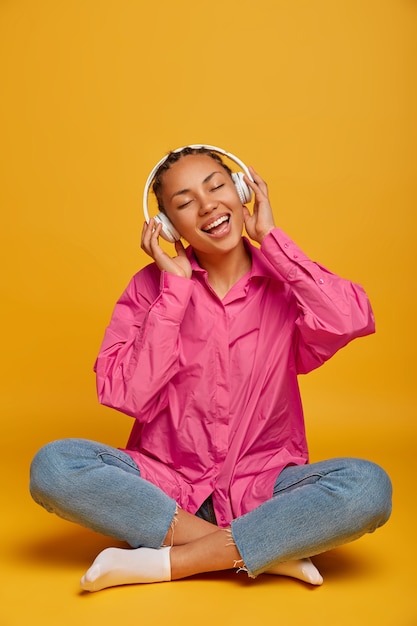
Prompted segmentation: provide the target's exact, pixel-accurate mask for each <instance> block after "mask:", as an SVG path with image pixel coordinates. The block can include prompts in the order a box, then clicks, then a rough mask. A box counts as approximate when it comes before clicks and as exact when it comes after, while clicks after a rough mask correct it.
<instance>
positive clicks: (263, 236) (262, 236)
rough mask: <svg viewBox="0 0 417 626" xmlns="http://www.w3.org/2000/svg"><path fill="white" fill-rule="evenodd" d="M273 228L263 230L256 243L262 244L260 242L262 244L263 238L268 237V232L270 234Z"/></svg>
mask: <svg viewBox="0 0 417 626" xmlns="http://www.w3.org/2000/svg"><path fill="white" fill-rule="evenodd" d="M274 228H275V226H270V227H269V228H267V229H266V230H264V231H263V232H262V234H261V235H260V237H259V238H258V240H257V241H258V243H259V244H262V242H263V240H264V239H265V237H266V236H267V235H269V233H270V232H272V231H273V230H274Z"/></svg>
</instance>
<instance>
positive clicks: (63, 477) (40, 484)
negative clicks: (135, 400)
mask: <svg viewBox="0 0 417 626" xmlns="http://www.w3.org/2000/svg"><path fill="white" fill-rule="evenodd" d="M93 470H95V471H93ZM31 491H32V495H33V497H34V499H35V500H36V501H37V502H39V504H41V505H43V506H44V507H45V508H46V509H47V510H49V511H53V512H55V513H57V514H58V515H60V516H61V517H64V518H66V519H69V520H71V521H75V522H77V523H80V524H82V525H84V526H86V527H88V528H92V529H93V530H96V531H98V532H101V533H104V534H107V535H109V536H113V537H115V538H118V539H121V540H124V541H127V542H128V543H129V544H130V545H131V546H132V548H133V549H128V550H123V549H118V548H108V549H106V550H104V551H103V552H102V553H101V554H100V555H99V556H98V557H97V558H96V560H95V561H94V563H93V564H92V566H91V567H90V568H89V570H88V571H87V572H86V574H85V575H84V576H83V578H82V581H81V585H82V587H83V588H84V589H87V590H89V591H97V590H99V589H103V588H104V587H108V586H113V585H121V584H128V583H130V584H131V583H143V582H157V581H163V580H176V579H179V578H184V577H188V576H191V575H194V574H199V573H203V572H211V571H219V570H224V569H232V568H237V569H243V570H245V571H247V572H248V575H249V576H251V577H256V576H257V575H258V574H260V573H262V572H265V573H270V574H281V575H287V576H293V577H295V578H299V579H301V580H304V581H306V582H310V583H311V584H321V582H322V578H321V576H320V574H319V572H318V571H317V569H316V568H315V567H314V565H313V564H312V563H311V561H310V560H309V558H307V557H308V556H311V555H313V554H317V553H319V552H322V551H325V550H328V549H331V548H333V547H335V546H336V545H340V544H341V543H346V542H347V541H351V540H352V539H355V538H357V537H359V536H360V535H362V534H364V533H365V532H371V531H372V530H375V528H376V527H378V526H380V525H382V524H383V523H384V522H385V521H386V520H387V519H388V516H389V512H390V483H389V479H388V478H387V476H386V474H385V472H383V470H381V469H380V468H379V467H378V466H375V465H374V464H372V463H368V462H366V461H358V460H355V459H336V460H332V461H325V462H322V463H318V464H313V465H310V466H302V467H289V468H287V469H286V470H284V471H283V472H282V473H281V475H280V476H279V478H278V480H277V483H276V486H275V491H274V497H273V498H272V499H271V500H268V501H267V502H265V503H264V504H263V505H261V506H260V507H258V508H257V509H255V510H254V511H252V512H250V513H248V514H246V515H244V516H242V517H241V518H238V519H237V520H234V521H233V522H232V524H231V527H230V528H229V529H219V528H218V527H217V526H216V525H214V524H212V523H210V522H209V521H206V520H204V519H201V518H200V517H197V516H195V515H191V514H189V513H187V512H186V511H183V510H182V509H179V508H178V507H177V505H176V503H175V501H174V500H172V499H171V498H169V497H168V496H166V494H164V493H163V492H161V491H160V490H159V489H158V488H157V487H155V486H154V485H152V484H151V483H148V482H147V481H144V480H143V479H141V478H140V473H139V470H138V468H137V466H136V465H135V464H134V462H133V461H132V459H131V458H130V457H129V456H128V455H126V454H125V453H123V452H120V451H119V450H114V449H113V448H109V447H107V446H103V445H101V444H96V443H94V442H89V441H84V440H64V441H62V442H54V443H52V444H49V445H48V446H46V447H45V448H43V449H42V450H41V451H40V452H39V453H38V455H37V456H36V457H35V459H34V461H33V464H32V481H31ZM139 546H140V547H139ZM161 546H162V547H161Z"/></svg>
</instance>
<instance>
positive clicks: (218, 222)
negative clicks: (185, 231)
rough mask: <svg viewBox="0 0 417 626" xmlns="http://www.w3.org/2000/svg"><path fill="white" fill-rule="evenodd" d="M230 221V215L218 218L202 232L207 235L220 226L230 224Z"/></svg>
mask: <svg viewBox="0 0 417 626" xmlns="http://www.w3.org/2000/svg"><path fill="white" fill-rule="evenodd" d="M229 220H230V216H229V215H222V216H221V217H219V218H217V219H216V220H214V221H213V222H210V224H208V226H206V227H205V228H202V230H203V231H204V232H205V233H208V232H210V231H212V230H213V229H215V228H217V227H218V226H220V225H221V224H224V222H229Z"/></svg>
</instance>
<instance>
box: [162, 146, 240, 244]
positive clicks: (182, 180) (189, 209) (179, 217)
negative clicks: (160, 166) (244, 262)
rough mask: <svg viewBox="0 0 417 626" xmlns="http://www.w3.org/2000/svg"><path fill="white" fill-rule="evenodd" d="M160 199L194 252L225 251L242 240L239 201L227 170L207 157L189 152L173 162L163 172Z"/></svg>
mask: <svg viewBox="0 0 417 626" xmlns="http://www.w3.org/2000/svg"><path fill="white" fill-rule="evenodd" d="M161 199H162V204H163V206H164V209H165V212H166V214H167V216H168V218H169V219H170V221H171V222H172V223H173V225H174V226H175V228H176V229H177V230H178V232H179V233H180V234H181V236H182V237H183V238H184V239H186V240H187V241H188V242H189V243H190V244H191V246H192V247H193V248H194V249H195V250H196V251H200V252H207V253H212V252H214V251H215V250H218V251H219V252H220V251H223V252H225V251H227V250H229V249H232V248H234V247H235V246H236V245H237V244H238V243H239V242H240V241H241V237H242V230H243V210H242V203H241V201H240V198H239V195H238V193H237V191H236V188H235V185H234V183H233V181H232V179H231V177H230V175H229V174H228V172H227V171H226V170H225V169H224V168H223V167H222V166H221V165H220V163H217V161H215V160H214V159H212V158H211V157H210V156H208V155H205V154H196V155H191V154H190V155H187V156H185V157H182V158H181V159H180V160H179V161H177V162H176V163H174V164H173V165H172V166H171V167H170V169H169V170H167V171H166V172H165V173H164V175H163V179H162V191H161Z"/></svg>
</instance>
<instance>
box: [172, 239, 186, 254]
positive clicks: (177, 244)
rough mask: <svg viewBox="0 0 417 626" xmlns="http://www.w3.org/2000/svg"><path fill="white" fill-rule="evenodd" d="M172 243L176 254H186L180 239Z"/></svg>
mask: <svg viewBox="0 0 417 626" xmlns="http://www.w3.org/2000/svg"><path fill="white" fill-rule="evenodd" d="M174 245H175V250H176V252H177V254H178V256H186V252H185V248H184V246H183V243H182V241H181V239H178V240H177V241H176V242H175V244H174Z"/></svg>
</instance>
